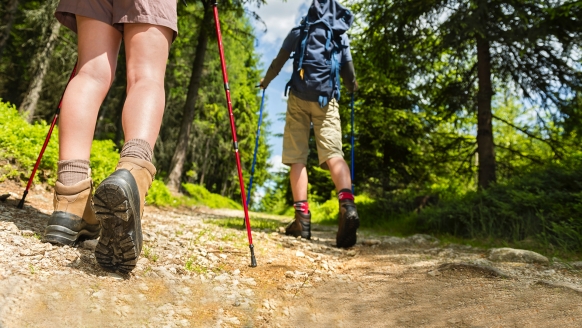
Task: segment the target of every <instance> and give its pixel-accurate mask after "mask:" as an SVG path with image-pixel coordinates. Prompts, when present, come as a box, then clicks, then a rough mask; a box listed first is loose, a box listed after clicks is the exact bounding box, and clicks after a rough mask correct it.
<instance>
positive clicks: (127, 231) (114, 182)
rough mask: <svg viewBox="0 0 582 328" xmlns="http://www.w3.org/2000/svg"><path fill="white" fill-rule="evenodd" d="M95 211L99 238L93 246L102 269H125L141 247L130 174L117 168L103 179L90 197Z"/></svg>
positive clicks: (131, 266) (137, 206)
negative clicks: (99, 224)
mask: <svg viewBox="0 0 582 328" xmlns="http://www.w3.org/2000/svg"><path fill="white" fill-rule="evenodd" d="M93 204H94V205H93V206H94V208H95V215H96V216H97V219H98V220H99V221H101V228H102V231H101V238H99V244H97V247H96V248H95V258H96V259H97V263H99V265H100V266H101V267H103V268H104V269H107V270H110V271H120V272H123V273H129V272H130V271H131V270H133V269H134V268H135V265H136V264H137V260H138V257H139V255H140V253H141V248H142V243H143V240H142V233H141V221H140V219H141V218H140V216H141V213H140V195H139V190H138V187H137V183H136V181H135V178H134V177H133V175H132V174H131V173H130V172H129V171H128V170H126V169H119V170H117V171H115V172H113V174H111V175H110V176H109V177H108V178H107V179H105V180H103V182H101V184H100V185H99V187H97V190H96V191H95V196H94V197H93Z"/></svg>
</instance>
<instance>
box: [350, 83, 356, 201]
mask: <svg viewBox="0 0 582 328" xmlns="http://www.w3.org/2000/svg"><path fill="white" fill-rule="evenodd" d="M350 107H351V108H352V165H351V166H352V167H351V169H352V172H351V173H352V194H355V190H354V93H353V92H352V101H351V102H350Z"/></svg>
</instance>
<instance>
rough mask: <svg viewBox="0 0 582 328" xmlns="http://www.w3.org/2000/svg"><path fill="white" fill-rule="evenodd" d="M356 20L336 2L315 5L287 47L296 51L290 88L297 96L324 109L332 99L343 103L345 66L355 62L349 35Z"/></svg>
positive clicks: (324, 0) (320, 0) (329, 0)
mask: <svg viewBox="0 0 582 328" xmlns="http://www.w3.org/2000/svg"><path fill="white" fill-rule="evenodd" d="M352 21H353V16H352V13H351V12H350V11H349V10H348V9H346V8H344V7H343V6H341V5H340V4H338V3H337V2H336V1H335V0H315V1H314V2H313V4H312V5H311V7H310V9H309V13H308V15H307V16H305V17H304V18H303V20H302V21H301V24H300V25H299V26H298V27H296V28H294V29H293V30H292V31H291V33H290V34H289V36H288V37H287V39H286V40H285V44H284V48H287V49H288V50H290V51H292V52H293V55H292V58H293V59H294V60H293V74H292V76H291V80H290V81H289V83H288V84H287V87H288V88H291V89H292V90H293V93H294V94H295V95H297V96H298V97H300V98H303V99H305V100H309V101H319V103H320V105H321V106H322V107H323V106H325V105H326V104H327V103H328V102H329V101H330V100H331V99H332V98H336V99H337V100H339V97H340V92H339V90H340V86H339V72H340V69H341V65H342V63H345V62H348V61H351V58H350V54H349V51H348V50H347V49H348V47H349V40H348V38H347V36H346V34H345V32H346V31H347V30H348V29H349V27H350V26H351V24H352Z"/></svg>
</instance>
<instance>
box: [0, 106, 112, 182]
mask: <svg viewBox="0 0 582 328" xmlns="http://www.w3.org/2000/svg"><path fill="white" fill-rule="evenodd" d="M49 128H50V126H49V125H48V124H47V123H46V122H44V121H41V122H37V123H34V124H32V125H31V124H28V123H27V122H26V121H25V120H24V119H23V118H22V117H21V116H20V114H19V113H18V111H17V110H16V108H15V107H14V106H13V105H10V104H7V103H2V102H0V159H6V160H7V161H8V163H6V164H4V165H2V167H1V168H0V170H1V172H0V175H3V176H6V177H8V178H16V179H21V180H27V179H28V178H29V177H30V173H31V172H32V169H33V168H34V164H35V163H36V159H37V158H38V155H39V153H40V150H41V149H42V145H43V143H44V141H45V138H46V136H47V133H48V131H49ZM58 139H59V132H58V128H57V127H55V128H54V130H53V132H52V136H51V139H50V141H49V144H48V146H47V148H46V150H45V152H44V155H43V157H42V160H41V162H40V164H39V168H38V171H37V174H36V175H35V177H34V182H35V183H40V182H48V183H49V184H54V183H55V181H56V179H57V175H56V172H57V161H58V159H59V157H58V156H59V154H58ZM118 160H119V154H118V153H117V150H116V147H115V145H114V144H113V142H112V141H111V140H96V141H93V146H92V148H91V159H90V161H91V176H92V178H93V181H94V182H95V184H99V183H100V182H101V181H103V179H105V178H106V177H107V176H108V175H109V174H111V172H113V171H114V170H115V166H116V165H117V161H118Z"/></svg>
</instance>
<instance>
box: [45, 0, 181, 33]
mask: <svg viewBox="0 0 582 328" xmlns="http://www.w3.org/2000/svg"><path fill="white" fill-rule="evenodd" d="M75 15H81V16H85V17H89V18H93V19H96V20H98V21H101V22H104V23H107V24H109V25H111V26H113V27H115V28H116V29H118V30H119V31H120V32H121V33H123V26H124V24H127V23H145V24H152V25H158V26H165V27H169V28H171V29H172V30H173V31H174V38H173V39H176V36H177V35H178V13H177V3H176V0H158V1H156V0H61V1H60V2H59V6H58V7H57V10H56V12H55V17H56V18H57V19H58V21H59V22H61V24H63V25H64V26H66V27H68V28H69V29H71V30H72V31H73V32H75V33H77V18H76V17H75Z"/></svg>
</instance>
